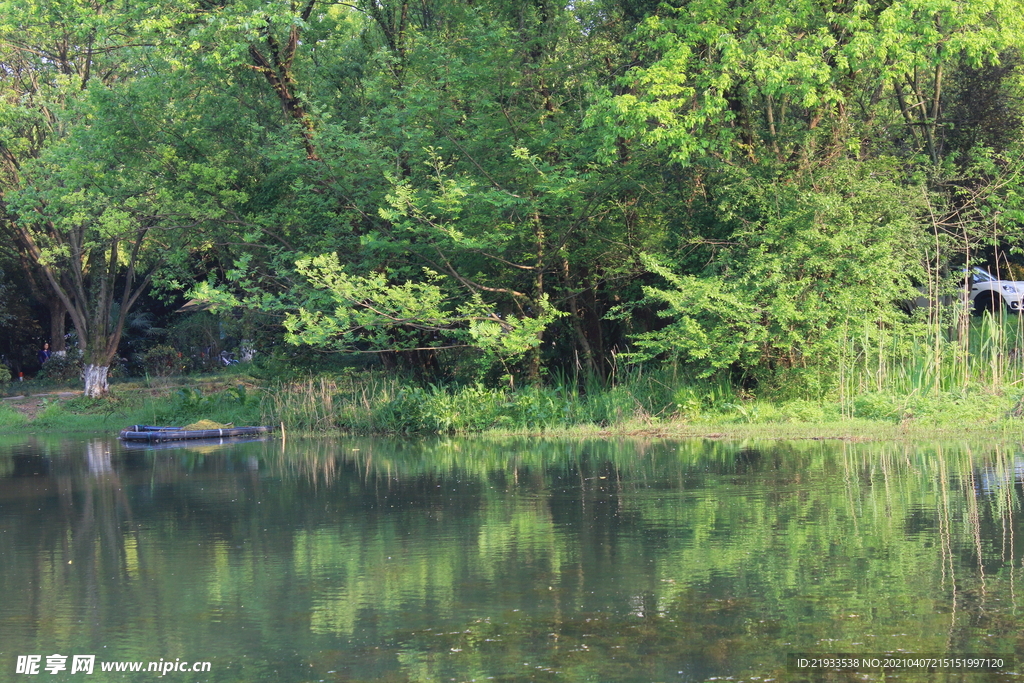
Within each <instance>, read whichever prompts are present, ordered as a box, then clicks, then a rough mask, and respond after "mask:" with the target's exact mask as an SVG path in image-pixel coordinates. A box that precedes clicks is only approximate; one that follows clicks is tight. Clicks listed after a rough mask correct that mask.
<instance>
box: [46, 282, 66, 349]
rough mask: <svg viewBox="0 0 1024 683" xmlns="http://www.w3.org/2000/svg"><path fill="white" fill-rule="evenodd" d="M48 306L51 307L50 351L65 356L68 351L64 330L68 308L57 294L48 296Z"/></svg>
mask: <svg viewBox="0 0 1024 683" xmlns="http://www.w3.org/2000/svg"><path fill="white" fill-rule="evenodd" d="M46 307H47V308H48V309H50V351H52V352H53V355H55V356H63V355H64V354H65V353H66V352H67V346H66V345H65V343H64V331H65V329H66V327H65V323H66V318H67V315H68V308H67V306H65V305H64V302H63V301H61V300H60V297H58V296H56V295H52V296H49V297H47V299H46Z"/></svg>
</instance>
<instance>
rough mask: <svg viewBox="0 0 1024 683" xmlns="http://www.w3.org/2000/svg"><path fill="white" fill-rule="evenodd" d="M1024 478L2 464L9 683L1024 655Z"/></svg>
mask: <svg viewBox="0 0 1024 683" xmlns="http://www.w3.org/2000/svg"><path fill="white" fill-rule="evenodd" d="M1022 472H1024V456H1021V455H1020V452H1019V449H1016V448H1009V447H1005V446H992V447H976V446H975V447H972V446H969V445H965V444H910V445H907V444H889V445H880V444H849V443H844V442H838V443H837V442H810V441H809V442H796V443H753V442H751V443H735V442H722V441H705V440H694V441H685V442H666V441H638V440H627V439H623V440H609V441H597V442H569V441H541V440H530V439H518V440H516V439H506V440H500V441H499V440H485V439H473V440H458V439H440V440H427V441H388V440H365V439H364V440H358V439H352V440H333V441H332V440H315V441H313V440H310V441H297V440H289V441H288V442H287V443H286V444H282V443H281V442H279V441H266V442H255V443H238V444H230V445H225V446H213V445H190V446H188V447H185V448H170V449H157V450H148V449H132V450H126V449H124V448H123V447H122V446H120V445H119V444H117V443H116V442H111V441H108V440H91V441H66V440H60V439H45V438H38V439H35V440H30V441H24V440H23V441H18V442H0V558H2V564H0V595H3V596H4V598H3V600H2V601H0V680H8V679H11V680H13V679H14V678H15V675H14V674H13V671H14V662H15V658H16V656H17V655H19V654H43V655H46V654H52V653H63V654H96V655H97V658H98V659H99V660H107V661H113V660H146V661H148V660H155V659H159V658H161V657H163V658H165V659H173V658H175V657H180V658H182V659H188V660H197V659H199V660H210V661H212V662H213V666H212V670H211V672H210V673H208V674H202V675H201V676H199V677H196V676H195V675H193V674H190V675H188V677H187V680H209V681H251V680H279V681H320V680H325V681H327V680H331V681H356V680H392V681H442V680H444V681H447V680H457V681H468V680H488V679H493V680H506V681H513V680H515V681H518V680H537V681H547V680H552V681H555V680H558V681H662V680H664V681H670V680H671V681H691V680H706V679H708V678H713V677H718V678H724V677H728V676H731V677H733V678H734V679H736V680H738V679H748V680H765V679H774V680H800V679H801V676H800V675H798V674H796V673H794V672H790V671H787V670H786V668H785V665H786V654H787V653H790V652H822V653H842V652H862V653H881V652H893V651H899V650H905V651H911V652H927V653H947V652H948V653H969V652H970V653H976V652H980V653H1012V652H1015V651H1024V647H1022V646H1024V639H1022V637H1021V636H1020V635H1019V633H1020V632H1021V629H1020V627H1021V618H1020V614H1019V606H1018V603H1019V601H1020V598H1019V596H1018V592H1019V588H1018V586H1017V583H1018V582H1019V575H1020V572H1021V559H1022V549H1021V547H1020V544H1021V541H1020V538H1021V533H1020V529H1019V526H1020V524H1019V522H1018V519H1019V518H1020V510H1021V483H1020V479H1021V473H1022ZM44 675H46V676H48V677H49V680H60V676H59V675H58V676H50V675H49V674H44ZM108 675H110V674H108ZM118 676H119V677H120V676H121V674H118ZM137 676H139V679H138V680H149V679H151V678H152V676H153V674H138V675H137ZM168 676H172V677H173V676H179V678H180V680H186V678H185V677H184V676H185V675H184V674H176V673H172V674H168ZM492 677H493V678H492ZM830 677H831V679H835V680H864V677H862V676H860V675H856V674H834V675H830ZM73 678H76V677H67V679H68V680H71V679H73ZM877 678H878V675H877V674H874V675H871V676H868V679H869V680H876V679H877ZM917 678H920V679H921V680H924V679H925V678H924V674H922V675H919V676H917ZM947 678H948V679H949V680H956V676H954V675H949V676H947ZM1000 678H1001V677H1000V676H998V675H996V676H993V675H988V676H986V677H981V678H979V677H978V676H977V675H975V676H974V677H973V678H972V679H971V680H982V679H990V680H995V679H1000ZM1002 678H1007V679H1009V678H1013V677H1012V676H1005V675H1004V676H1002ZM99 680H102V678H100V679H99ZM901 680H916V678H915V676H914V675H909V676H908V675H903V676H902V678H901ZM928 680H934V677H932V678H928Z"/></svg>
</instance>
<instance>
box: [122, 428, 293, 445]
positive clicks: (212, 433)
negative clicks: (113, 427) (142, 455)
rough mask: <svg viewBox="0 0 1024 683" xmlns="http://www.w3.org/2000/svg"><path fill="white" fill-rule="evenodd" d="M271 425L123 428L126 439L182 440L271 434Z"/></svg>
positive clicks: (124, 438) (123, 437) (123, 435)
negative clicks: (215, 427)
mask: <svg viewBox="0 0 1024 683" xmlns="http://www.w3.org/2000/svg"><path fill="white" fill-rule="evenodd" d="M271 431H273V430H272V429H271V428H270V427H224V428H223V429H185V428H183V427H152V426H150V425H132V426H131V427H128V428H127V429H122V430H121V435H120V438H121V439H123V440H124V441H180V440H182V439H216V438H223V437H225V436H256V435H258V434H269V433H270V432H271Z"/></svg>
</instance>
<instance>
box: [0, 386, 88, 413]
mask: <svg viewBox="0 0 1024 683" xmlns="http://www.w3.org/2000/svg"><path fill="white" fill-rule="evenodd" d="M81 395H82V392H81V391H67V390H65V391H43V392H40V393H37V394H22V395H20V396H4V397H3V401H4V405H6V406H10V407H11V408H13V409H14V410H16V411H18V412H19V413H21V414H22V415H24V416H25V417H27V418H28V419H30V420H34V419H36V415H38V414H39V412H40V411H41V410H42V409H43V408H44V407H45V406H46V404H45V403H44V400H46V399H52V398H74V397H75V396H81Z"/></svg>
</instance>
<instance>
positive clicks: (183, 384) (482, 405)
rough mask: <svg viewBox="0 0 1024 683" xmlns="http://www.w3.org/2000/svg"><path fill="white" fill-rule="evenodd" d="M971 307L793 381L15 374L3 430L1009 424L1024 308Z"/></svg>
mask: <svg viewBox="0 0 1024 683" xmlns="http://www.w3.org/2000/svg"><path fill="white" fill-rule="evenodd" d="M969 322H970V326H969V327H966V328H964V329H963V330H962V331H961V333H960V334H959V335H957V336H956V337H955V340H954V341H949V336H948V335H946V334H945V333H944V334H943V335H939V336H936V337H934V338H930V337H927V336H921V335H920V334H918V335H916V336H911V337H900V336H899V335H897V334H893V335H891V337H886V338H882V340H881V341H880V342H879V343H877V344H876V345H875V346H874V347H869V346H868V345H866V344H865V343H860V342H857V343H852V342H851V343H850V345H849V348H848V352H847V353H846V354H845V355H844V357H843V358H842V360H841V362H840V363H839V364H838V367H836V368H832V369H831V370H830V372H831V374H832V379H830V380H828V381H825V379H823V378H817V377H813V376H811V377H808V376H807V374H805V375H804V376H803V377H802V378H799V379H800V381H801V382H802V383H794V384H792V385H786V384H782V385H779V386H775V387H761V388H755V389H743V388H740V387H739V386H737V383H736V382H732V381H728V380H727V379H723V378H718V379H715V378H711V379H708V378H698V377H695V376H692V375H688V374H686V373H685V372H684V371H683V370H681V369H679V368H674V367H671V366H663V367H661V368H658V369H655V370H651V369H649V368H644V367H640V366H634V367H633V368H632V369H631V370H629V371H626V372H621V373H619V374H617V375H616V376H615V377H614V378H613V379H611V380H607V381H598V380H597V379H595V378H589V379H587V378H580V377H561V378H549V380H548V382H547V383H546V384H544V385H541V386H521V387H516V388H514V389H513V388H511V387H493V386H485V385H483V384H469V385H465V384H463V385H455V384H448V385H439V384H429V383H426V384H425V383H420V382H416V381H414V380H412V379H409V378H401V377H396V376H395V375H392V374H387V373H384V372H382V371H379V370H367V369H364V370H358V371H357V370H349V371H338V372H333V373H330V374H324V375H320V376H307V377H305V378H303V379H298V380H295V379H291V373H290V372H289V373H287V375H286V376H287V377H289V379H287V380H281V379H275V377H274V376H273V375H271V376H268V375H267V374H266V373H264V374H262V375H255V376H254V375H251V374H248V373H247V371H246V369H245V367H244V366H234V367H233V368H231V369H229V370H228V369H226V370H225V371H223V372H221V373H219V374H217V375H206V376H186V377H177V378H157V379H149V378H146V379H142V380H135V381H124V382H120V383H117V384H115V385H114V387H113V393H112V396H111V398H109V399H105V400H102V401H91V400H87V399H84V398H82V397H81V396H74V395H73V392H69V391H67V390H68V389H69V387H62V386H56V385H52V384H38V386H37V383H33V382H24V383H19V384H18V385H7V386H6V387H4V391H6V393H7V394H8V396H10V395H11V394H12V393H14V392H18V391H20V392H26V393H28V394H30V396H28V397H25V398H22V399H18V400H3V401H0V429H2V430H5V431H11V430H32V431H38V430H44V429H45V430H58V431H107V432H109V431H115V430H117V429H121V428H122V427H124V426H126V425H130V424H168V425H179V426H180V425H186V424H189V423H191V422H194V421H197V420H199V419H210V420H214V421H217V422H221V423H225V424H226V423H233V424H239V425H240V424H268V425H273V426H275V427H277V426H280V425H284V426H285V428H286V429H287V430H288V432H290V433H315V434H325V433H350V434H475V433H483V432H493V433H506V434H537V433H548V434H555V433H558V434H578V435H581V436H582V435H604V434H612V433H615V434H657V435H666V436H688V435H703V436H707V435H727V436H760V437H766V438H770V437H773V436H777V437H780V438H782V437H785V438H825V437H848V438H897V437H900V436H908V435H922V436H941V435H944V434H948V435H952V436H956V435H962V434H963V433H964V432H965V431H971V432H975V433H987V434H1000V435H1006V436H1013V435H1017V434H1020V433H1021V432H1022V430H1024V417H1022V416H1024V381H1022V378H1024V351H1022V349H1024V323H1022V318H1020V317H1012V318H999V317H996V318H993V317H990V316H985V317H983V318H977V319H973V320H970V321H969ZM253 369H254V370H258V368H253ZM280 376H281V375H277V377H280ZM794 376H796V375H794ZM815 387H829V388H828V389H816V388H815Z"/></svg>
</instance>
